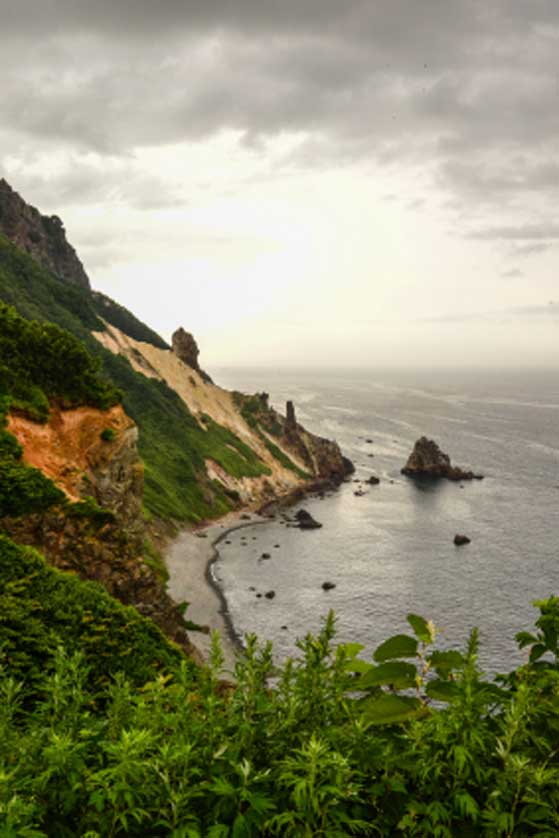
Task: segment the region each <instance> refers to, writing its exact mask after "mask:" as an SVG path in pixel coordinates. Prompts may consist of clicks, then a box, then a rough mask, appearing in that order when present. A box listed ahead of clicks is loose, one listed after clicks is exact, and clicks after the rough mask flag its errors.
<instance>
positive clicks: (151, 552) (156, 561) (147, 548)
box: [143, 538, 169, 584]
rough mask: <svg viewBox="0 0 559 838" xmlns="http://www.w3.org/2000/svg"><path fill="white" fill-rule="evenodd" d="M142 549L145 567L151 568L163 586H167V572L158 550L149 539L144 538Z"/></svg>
mask: <svg viewBox="0 0 559 838" xmlns="http://www.w3.org/2000/svg"><path fill="white" fill-rule="evenodd" d="M143 549H144V561H145V563H146V564H147V566H148V567H151V569H152V570H153V571H154V572H155V573H156V574H157V575H158V577H159V579H160V580H161V581H162V582H163V583H164V584H167V582H168V580H169V571H168V570H167V567H166V565H165V561H164V559H163V556H162V555H161V553H160V552H159V550H158V549H157V548H156V547H155V546H154V545H153V543H152V542H151V540H150V539H149V538H144V543H143Z"/></svg>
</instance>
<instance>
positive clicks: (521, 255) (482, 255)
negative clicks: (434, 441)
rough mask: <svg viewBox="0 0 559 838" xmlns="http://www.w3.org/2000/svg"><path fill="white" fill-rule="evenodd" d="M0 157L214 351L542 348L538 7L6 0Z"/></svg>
mask: <svg viewBox="0 0 559 838" xmlns="http://www.w3.org/2000/svg"><path fill="white" fill-rule="evenodd" d="M0 94H1V95H0V115H1V117H0V176H4V177H5V178H6V179H7V180H8V182H9V183H10V184H11V185H12V186H13V187H14V188H15V189H16V190H17V191H19V192H20V194H22V195H23V197H24V198H25V199H26V200H27V201H29V202H30V203H33V204H34V205H36V206H38V207H39V208H40V209H41V211H42V212H44V213H47V214H51V213H56V214H58V215H59V216H61V218H62V219H63V220H64V223H65V225H66V229H67V233H68V237H69V240H70V241H71V242H72V243H73V244H74V246H75V247H76V249H77V250H78V253H79V255H80V257H81V259H82V261H83V262H84V265H85V267H86V270H87V272H88V274H89V276H90V279H91V282H92V285H93V286H94V287H95V288H98V289H100V290H102V291H104V292H105V293H107V294H109V295H110V296H111V297H113V298H115V299H116V300H118V301H119V302H120V303H122V304H124V305H126V306H127V307H128V308H130V309H131V310H132V311H133V312H134V313H135V314H137V315H138V316H139V317H140V318H141V319H142V320H144V321H146V322H148V323H149V324H150V325H151V326H152V327H153V328H155V329H156V330H157V331H159V332H160V333H161V334H162V335H163V336H164V337H165V338H167V339H169V338H170V335H171V333H172V332H173V331H174V329H175V328H177V327H178V326H179V325H182V326H183V327H184V328H185V329H187V330H188V331H191V332H193V333H194V335H195V336H196V338H197V340H198V343H199V344H200V347H201V361H202V362H203V364H204V365H205V366H207V367H208V368H210V369H211V367H212V365H218V366H219V365H228V364H231V365H236V364H241V365H242V364H249V365H260V364H264V365H295V366H309V365H322V366H331V365H336V366H344V365H347V366H353V367H355V366H364V367H370V366H383V367H386V366H390V365H395V366H402V365H405V366H406V365H414V366H456V365H459V366H516V365H528V366H533V365H537V366H559V289H558V277H557V265H558V258H557V257H558V244H559V215H558V205H559V201H558V198H559V3H558V2H557V0H483V2H478V0H422V1H421V2H418V0H344V2H340V0H158V2H156V3H154V2H153V0H149V2H148V0H95V2H91V0H18V2H17V3H11V4H9V5H8V4H7V3H6V4H5V8H4V9H3V11H2V27H1V30H0Z"/></svg>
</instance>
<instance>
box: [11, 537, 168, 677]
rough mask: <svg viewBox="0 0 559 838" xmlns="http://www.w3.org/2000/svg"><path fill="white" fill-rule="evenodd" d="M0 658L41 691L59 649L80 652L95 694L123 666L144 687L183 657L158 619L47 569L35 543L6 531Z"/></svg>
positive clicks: (72, 577)
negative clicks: (22, 542)
mask: <svg viewBox="0 0 559 838" xmlns="http://www.w3.org/2000/svg"><path fill="white" fill-rule="evenodd" d="M0 637H1V641H2V643H1V653H0V663H1V664H2V665H3V666H5V667H6V668H7V670H8V671H9V673H10V676H11V677H13V678H16V679H17V680H20V679H23V680H25V682H26V684H27V686H28V687H29V688H30V690H31V691H32V692H33V693H35V692H36V691H37V690H38V691H40V689H41V684H43V683H44V679H45V675H46V674H48V673H51V672H52V671H53V668H54V662H55V658H56V656H57V653H58V651H59V650H60V649H61V648H63V649H64V650H65V652H66V653H67V654H72V653H74V652H79V653H80V655H81V660H82V665H83V667H84V668H83V670H82V674H83V677H84V682H85V683H87V684H88V685H89V688H90V689H92V690H93V691H94V692H95V691H98V690H99V689H100V688H101V687H102V686H103V685H104V686H105V687H108V686H109V685H110V684H111V683H112V681H113V678H114V676H115V674H116V673H118V672H121V673H123V675H125V677H126V678H127V679H128V680H129V681H130V683H131V684H135V685H136V686H138V687H141V686H143V684H144V683H145V682H146V681H149V680H150V679H152V678H154V677H155V676H156V675H157V673H158V672H160V671H168V670H169V668H170V667H171V666H176V665H177V664H179V663H180V661H181V660H183V657H182V655H181V653H180V651H179V648H178V647H177V646H175V645H174V644H172V643H170V642H169V641H168V640H167V639H166V638H165V637H164V636H163V634H162V633H161V631H160V630H159V629H158V628H157V626H156V625H155V623H153V622H152V621H151V620H148V619H146V618H145V617H142V616H140V614H138V612H137V611H136V609H134V608H129V607H128V608H127V607H125V606H123V605H121V604H120V603H119V602H118V601H117V600H115V599H113V597H111V596H109V595H108V594H107V593H106V591H104V590H103V588H102V587H101V586H100V585H98V584H96V583H94V582H84V581H82V580H81V579H79V578H78V577H77V576H75V575H72V574H69V573H62V572H60V571H59V570H56V569H54V568H51V567H49V566H48V565H47V564H46V563H45V560H44V559H43V557H42V556H41V555H40V554H39V553H38V552H36V551H35V550H33V549H31V548H29V547H22V546H20V545H17V544H14V542H13V541H11V540H10V539H9V538H7V537H6V536H3V535H0Z"/></svg>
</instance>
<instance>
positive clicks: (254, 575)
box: [212, 369, 559, 671]
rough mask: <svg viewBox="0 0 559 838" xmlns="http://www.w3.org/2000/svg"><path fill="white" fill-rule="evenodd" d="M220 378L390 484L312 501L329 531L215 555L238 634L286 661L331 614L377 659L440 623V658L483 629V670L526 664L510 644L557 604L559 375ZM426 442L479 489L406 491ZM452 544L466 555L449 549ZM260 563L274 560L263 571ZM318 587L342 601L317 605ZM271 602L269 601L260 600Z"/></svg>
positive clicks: (269, 527) (265, 537)
mask: <svg viewBox="0 0 559 838" xmlns="http://www.w3.org/2000/svg"><path fill="white" fill-rule="evenodd" d="M212 375H213V376H214V377H215V380H217V381H218V382H219V383H220V384H222V385H223V386H225V387H228V388H234V389H238V390H242V391H244V392H256V391H262V390H265V391H266V392H268V393H270V400H271V402H272V403H273V404H274V406H276V407H278V408H280V409H281V410H282V412H283V408H284V403H285V400H286V399H287V398H290V399H293V400H294V402H295V406H296V410H297V418H298V420H299V421H300V422H301V423H302V424H304V425H305V426H306V427H307V428H308V429H309V430H312V431H313V432H314V433H317V434H319V435H322V436H326V437H329V438H332V439H336V440H337V441H338V443H339V444H340V446H341V448H342V451H343V452H344V453H345V454H346V455H347V456H349V457H350V458H351V459H352V460H353V461H354V463H355V465H356V475H355V477H356V478H366V477H367V476H368V475H370V474H376V475H378V476H379V477H380V479H381V483H380V485H379V486H377V487H364V488H365V489H366V490H367V494H366V495H365V496H364V497H356V496H355V495H354V491H355V490H356V488H358V486H357V484H354V483H349V484H345V485H342V487H341V488H340V490H339V491H337V492H335V493H333V494H332V495H330V496H329V497H326V498H325V499H324V500H318V499H308V500H305V501H304V503H303V504H301V506H302V507H304V508H306V509H308V510H309V511H310V512H311V513H312V514H313V516H314V517H315V518H317V520H319V521H320V522H322V524H323V528H322V529H320V530H315V531H299V530H297V529H291V528H286V527H285V525H281V524H280V523H279V521H276V522H271V523H270V524H265V525H260V526H254V527H250V528H248V529H244V530H243V531H242V533H241V532H240V531H237V532H236V533H233V534H232V535H231V537H230V540H231V542H232V543H231V544H230V545H224V544H222V545H221V546H220V553H221V558H220V560H219V562H218V563H217V565H216V573H217V576H218V578H219V580H220V582H221V584H222V587H223V590H224V593H225V596H226V598H227V600H228V603H229V610H230V612H231V615H232V619H233V622H234V624H235V628H236V630H237V631H238V633H239V634H241V635H242V634H244V633H245V632H256V633H257V634H258V635H259V636H260V637H262V638H267V639H271V640H273V641H274V646H275V649H276V652H277V654H278V656H279V657H282V656H285V655H287V654H290V653H292V652H293V651H294V641H295V639H296V638H297V637H300V636H302V635H304V634H305V633H306V632H308V631H316V630H317V629H319V627H320V624H321V618H322V617H323V616H324V615H325V614H326V612H327V611H328V609H329V608H333V609H334V610H335V612H336V614H337V617H338V636H339V639H340V641H346V640H356V641H359V642H361V643H363V644H365V646H366V647H367V648H368V649H370V650H371V652H372V651H373V649H374V647H375V646H376V645H377V644H378V643H380V642H381V641H382V640H384V639H385V638H386V637H388V636H389V635H390V634H393V633H395V632H398V631H402V630H406V628H407V624H406V622H405V616H406V614H407V613H408V612H410V611H413V612H415V613H419V614H422V615H423V616H425V617H427V618H430V619H432V620H433V621H434V622H435V624H436V625H437V627H438V628H439V629H440V632H441V634H440V644H441V646H455V645H462V644H463V643H464V642H465V640H466V638H467V635H468V632H469V630H470V629H471V628H472V626H478V627H479V630H480V637H481V643H482V653H481V655H480V658H481V662H482V664H483V666H484V667H485V668H486V669H487V670H488V671H506V670H508V669H509V668H510V667H511V666H512V665H515V664H516V663H518V662H519V661H521V660H522V659H523V653H519V652H518V651H517V648H516V644H515V641H514V635H515V633H516V632H518V631H520V630H522V629H526V628H530V627H531V626H532V624H533V620H534V617H535V616H536V613H537V612H536V609H535V608H534V607H533V605H532V601H533V600H534V599H537V598H542V597H547V596H549V595H550V594H552V593H555V594H557V593H558V592H559V370H557V371H528V372H527V371H511V370H507V371H503V370H502V371H496V370H495V371H489V372H488V371H483V372H481V371H479V370H477V371H464V370H460V371H453V372H449V371H447V370H446V371H425V370H422V371H410V370H408V371H405V372H403V371H394V370H391V371H379V370H374V371H363V370H360V371H355V372H352V371H348V370H345V371H331V372H328V371H319V372H317V371H304V370H296V371H293V370H291V371H287V370H286V371H277V370H268V369H260V370H255V369H236V370H231V369H227V370H225V369H222V370H217V371H213V370H212ZM422 434H426V435H427V436H430V437H432V438H434V439H435V440H436V441H437V442H438V443H439V445H440V446H441V448H442V449H443V451H446V452H447V453H448V454H450V456H451V458H452V461H453V463H456V464H458V465H461V466H468V467H471V468H472V469H474V470H475V471H481V472H483V473H484V474H485V475H486V479H485V480H483V481H480V482H478V481H473V482H472V483H467V482H466V483H464V485H463V487H461V486H460V485H459V484H455V483H449V482H446V481H442V482H439V483H437V484H434V485H431V486H418V485H416V484H415V483H413V482H412V481H410V480H408V479H406V478H404V477H402V476H401V475H400V468H401V467H402V466H403V465H404V463H405V461H406V459H407V456H408V454H409V453H410V451H411V449H412V447H413V443H414V441H415V440H416V439H417V438H418V437H419V436H421V435H422ZM366 439H372V440H373V442H372V444H370V443H367V442H366ZM371 454H372V455H373V456H370V455H371ZM455 533H465V534H466V535H468V536H469V537H470V538H471V539H472V543H471V544H470V545H468V546H466V547H462V548H456V547H455V546H454V545H453V543H452V542H453V537H454V534H455ZM241 535H242V536H243V537H244V538H246V541H247V546H242V545H241ZM276 544H279V548H278V547H275V546H274V545H276ZM262 552H268V553H270V554H271V555H272V558H271V559H270V560H268V561H261V560H260V557H261V554H262ZM324 581H331V582H334V583H335V585H336V588H335V589H334V590H331V591H329V592H324V591H323V590H322V587H321V586H322V583H323V582H324ZM251 587H252V588H256V591H254V590H250V588H251ZM268 590H274V591H275V592H276V596H275V598H274V599H273V600H267V599H265V598H264V597H262V598H260V599H259V598H257V597H256V593H257V592H261V593H265V592H266V591H268ZM285 627H287V628H285Z"/></svg>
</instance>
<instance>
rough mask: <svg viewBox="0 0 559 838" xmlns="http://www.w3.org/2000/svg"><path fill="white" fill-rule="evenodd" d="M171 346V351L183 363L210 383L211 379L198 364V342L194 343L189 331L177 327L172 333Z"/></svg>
mask: <svg viewBox="0 0 559 838" xmlns="http://www.w3.org/2000/svg"><path fill="white" fill-rule="evenodd" d="M172 346H173V352H174V353H175V355H176V356H177V358H180V359H181V361H182V362H183V364H186V366H187V367H190V368H191V369H193V370H196V372H197V373H200V375H201V376H202V378H203V379H204V381H207V382H208V383H210V384H211V383H212V380H211V378H210V376H209V375H208V373H207V372H204V370H202V369H200V365H199V364H198V355H199V354H200V350H199V349H198V344H197V343H196V341H195V339H194V336H193V335H191V334H190V332H185V330H184V329H183V328H182V326H181V327H180V328H178V329H177V330H176V332H174V333H173V337H172Z"/></svg>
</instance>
